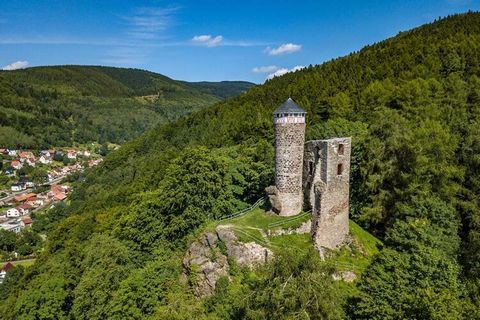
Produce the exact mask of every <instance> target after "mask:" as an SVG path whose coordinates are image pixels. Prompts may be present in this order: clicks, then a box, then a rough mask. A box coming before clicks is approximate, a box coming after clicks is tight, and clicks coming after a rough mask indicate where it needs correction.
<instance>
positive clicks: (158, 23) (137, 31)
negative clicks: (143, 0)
mask: <svg viewBox="0 0 480 320" xmlns="http://www.w3.org/2000/svg"><path fill="white" fill-rule="evenodd" d="M178 10H179V8H178V7H170V8H138V9H137V10H136V11H135V13H134V14H133V15H132V16H129V17H124V20H125V21H126V22H127V24H128V26H129V28H128V31H127V36H129V37H131V38H133V39H138V40H152V39H156V38H157V37H158V35H159V34H160V33H161V32H163V31H165V30H167V29H168V28H169V27H171V26H172V24H174V21H175V19H174V14H175V13H176V12H177V11H178Z"/></svg>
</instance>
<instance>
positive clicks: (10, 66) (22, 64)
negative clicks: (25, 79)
mask: <svg viewBox="0 0 480 320" xmlns="http://www.w3.org/2000/svg"><path fill="white" fill-rule="evenodd" d="M28 65H29V63H28V61H26V60H23V61H22V60H19V61H15V62H12V63H10V64H7V65H6V66H4V67H3V68H2V70H18V69H25V68H26V67H28Z"/></svg>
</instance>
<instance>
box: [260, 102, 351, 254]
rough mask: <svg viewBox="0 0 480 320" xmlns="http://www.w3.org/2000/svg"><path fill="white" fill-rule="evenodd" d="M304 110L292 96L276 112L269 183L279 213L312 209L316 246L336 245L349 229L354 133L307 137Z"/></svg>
mask: <svg viewBox="0 0 480 320" xmlns="http://www.w3.org/2000/svg"><path fill="white" fill-rule="evenodd" d="M305 116H306V112H305V111H304V110H303V109H301V108H300V107H299V106H298V105H297V104H296V103H295V102H294V101H293V100H292V99H290V98H289V99H288V100H287V101H286V102H285V103H284V104H282V105H281V106H280V107H279V108H278V109H277V110H276V111H275V112H274V113H273V122H274V126H275V186H272V187H269V188H267V193H268V195H269V198H270V202H271V204H272V210H273V211H274V212H276V213H277V214H279V215H281V216H293V215H297V214H299V213H300V212H301V211H302V209H304V210H312V224H311V225H312V229H311V233H312V237H313V240H314V243H315V246H316V248H317V249H318V250H319V251H320V252H321V253H322V249H321V248H329V249H335V248H337V247H338V246H340V245H341V244H342V243H343V242H344V241H345V238H346V236H347V235H348V230H349V228H348V212H349V181H350V153H351V139H350V138H334V139H329V140H313V141H308V142H306V143H305Z"/></svg>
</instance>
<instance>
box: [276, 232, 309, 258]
mask: <svg viewBox="0 0 480 320" xmlns="http://www.w3.org/2000/svg"><path fill="white" fill-rule="evenodd" d="M270 243H271V249H272V251H273V252H275V251H277V252H278V251H280V250H290V249H291V250H296V251H301V252H302V253H307V252H308V250H309V249H310V248H312V247H313V241H312V237H311V235H310V233H305V234H287V235H282V236H275V237H271V238H270Z"/></svg>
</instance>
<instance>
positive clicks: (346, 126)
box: [0, 12, 480, 320]
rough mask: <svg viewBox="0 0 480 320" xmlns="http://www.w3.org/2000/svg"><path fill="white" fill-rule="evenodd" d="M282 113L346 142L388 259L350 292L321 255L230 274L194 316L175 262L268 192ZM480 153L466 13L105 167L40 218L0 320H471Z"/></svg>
mask: <svg viewBox="0 0 480 320" xmlns="http://www.w3.org/2000/svg"><path fill="white" fill-rule="evenodd" d="M1 76H2V77H5V75H4V74H1ZM3 81H6V80H3ZM38 81H40V80H38ZM125 81H126V80H125ZM132 81H133V80H132ZM83 85H85V89H82V88H83ZM88 85H89V84H88V83H85V84H83V83H82V85H81V86H80V87H82V88H79V89H78V90H79V91H82V90H90V89H87V87H88ZM136 85H138V87H135V86H136ZM130 86H131V87H132V88H138V89H137V90H142V89H143V88H144V87H147V88H148V86H145V85H144V84H130ZM2 87H4V86H2ZM94 87H95V86H94ZM122 88H123V87H122ZM110 89H111V90H112V92H113V90H114V88H108V90H107V91H108V92H110ZM63 90H65V91H68V90H70V89H68V88H63ZM47 91H48V90H47ZM119 91H121V89H120V88H119V89H118V90H117V92H119ZM34 92H37V91H34ZM111 94H113V93H111ZM118 94H119V95H121V94H124V95H125V96H128V94H127V92H123V93H121V94H120V93H118ZM1 96H2V99H3V96H4V94H3V93H2V95H1ZM104 96H107V93H104ZM289 96H291V97H292V98H293V99H294V100H295V101H296V102H297V103H298V104H299V105H300V106H301V107H302V108H304V109H305V110H306V111H307V112H308V113H307V133H306V134H307V140H309V139H324V138H330V137H338V136H350V137H352V168H351V169H352V172H351V184H350V218H351V219H352V220H353V221H355V222H356V223H357V224H358V225H360V226H361V227H362V228H363V229H365V230H367V231H368V232H370V233H371V234H373V235H375V236H376V237H377V238H378V239H379V240H381V242H382V243H383V247H381V248H379V249H380V251H379V252H378V253H377V254H376V255H375V256H374V257H373V259H372V261H371V263H370V264H369V265H368V266H366V269H365V271H364V272H363V273H362V275H361V277H360V278H359V279H357V280H356V281H355V282H354V285H353V286H344V285H342V283H341V282H336V281H333V280H332V277H331V276H330V273H331V270H330V269H329V267H328V266H326V265H325V264H324V263H323V262H322V261H321V260H320V258H319V256H318V254H316V252H307V253H303V252H301V251H295V250H291V251H289V250H286V251H285V252H284V253H283V254H281V255H279V256H277V257H276V258H275V259H274V260H273V261H271V262H270V263H268V264H266V265H265V266H264V267H261V268H259V269H257V270H254V271H252V270H247V269H245V270H244V269H238V268H231V269H232V270H234V271H232V274H231V275H230V276H231V278H232V279H236V281H234V282H230V281H228V278H225V279H223V280H222V281H221V282H220V281H219V282H220V283H218V284H217V287H216V289H215V290H216V291H215V294H214V295H213V296H211V297H209V298H206V299H199V298H197V297H196V296H195V294H194V292H193V290H192V288H191V286H190V285H189V284H188V282H185V281H182V272H183V270H182V269H183V268H182V258H183V256H184V254H185V251H186V249H187V248H188V245H189V244H190V243H191V242H192V240H194V239H195V238H196V237H197V236H198V234H199V233H200V232H202V230H203V229H204V228H205V226H206V225H207V224H208V223H211V222H212V221H214V220H215V219H216V218H218V217H220V216H222V215H223V214H226V213H229V212H234V211H236V210H239V209H242V208H245V207H246V206H247V205H248V204H252V203H254V202H255V201H256V200H257V199H258V198H260V197H262V196H264V188H265V187H267V186H269V185H271V184H272V183H273V173H274V163H273V158H274V149H273V147H274V131H273V124H272V112H273V111H274V110H275V109H276V108H277V107H278V106H279V105H280V104H281V103H282V102H284V101H285V100H286V99H287V98H288V97H289ZM15 97H16V96H15ZM11 99H16V98H14V96H11ZM22 99H27V98H22ZM82 99H83V98H82ZM82 101H83V100H82ZM52 108H53V109H52V110H56V109H55V108H54V107H53V106H52ZM15 110H17V111H18V112H19V114H23V112H24V111H22V110H21V108H20V107H19V108H18V109H17V108H16V109H15ZM52 112H53V111H52ZM19 117H20V115H19ZM1 118H2V119H3V117H1ZM25 135H27V133H25ZM479 153H480V13H476V12H469V13H465V14H460V15H454V16H449V17H446V18H443V19H439V20H437V21H434V22H432V23H430V24H427V25H423V26H421V27H418V28H416V29H413V30H410V31H407V32H401V33H399V34H398V35H397V36H395V37H393V38H390V39H387V40H385V41H382V42H379V43H376V44H372V45H370V46H367V47H365V48H363V49H361V50H360V51H358V52H354V53H351V54H350V55H348V56H346V57H342V58H338V59H335V60H332V61H328V62H326V63H324V64H321V65H317V66H309V67H308V68H306V69H303V70H301V71H297V72H294V73H288V74H286V75H284V76H282V77H277V78H274V79H272V80H269V81H267V82H266V83H265V84H264V85H262V86H255V87H253V88H251V89H250V90H249V91H248V92H247V93H244V94H241V95H239V96H237V97H235V98H230V99H228V100H225V101H221V102H218V103H216V104H215V105H213V106H211V107H208V108H204V109H202V110H200V111H198V112H195V113H192V114H190V115H188V116H186V117H182V118H179V119H177V120H176V121H174V122H171V123H165V124H161V125H158V126H156V127H155V128H154V129H152V130H150V131H148V132H147V133H145V134H143V135H141V136H140V137H138V138H136V139H134V140H133V141H131V142H128V143H126V144H125V145H123V146H122V147H121V148H120V149H118V150H117V151H114V152H112V153H110V154H109V155H108V156H107V157H106V159H105V161H104V163H103V164H102V165H101V166H99V167H98V168H96V169H93V170H90V171H87V172H86V173H85V179H84V182H82V183H78V184H77V185H76V186H75V191H74V193H73V194H72V196H71V197H70V204H69V205H68V206H67V207H65V208H62V210H61V212H52V213H51V214H52V216H51V217H50V218H51V219H50V220H49V223H48V224H45V229H46V232H47V235H48V240H47V242H46V247H45V250H44V251H43V252H42V254H41V255H40V257H39V258H38V259H37V261H36V263H35V264H34V265H33V266H32V267H28V268H26V269H25V268H22V267H18V268H15V272H14V273H13V272H12V274H11V275H9V276H8V277H7V280H6V282H5V284H3V285H1V286H0V292H1V293H2V297H3V299H2V300H1V301H0V314H2V318H3V319H442V320H446V319H480V201H479V199H480V198H479V194H480V157H479ZM57 215H58V216H57Z"/></svg>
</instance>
